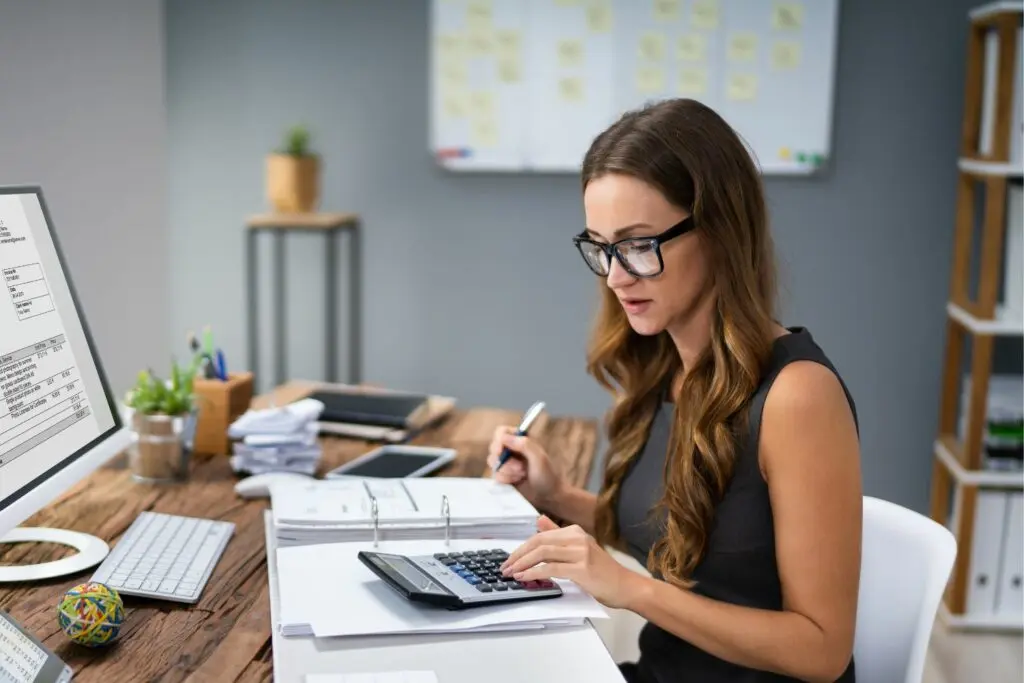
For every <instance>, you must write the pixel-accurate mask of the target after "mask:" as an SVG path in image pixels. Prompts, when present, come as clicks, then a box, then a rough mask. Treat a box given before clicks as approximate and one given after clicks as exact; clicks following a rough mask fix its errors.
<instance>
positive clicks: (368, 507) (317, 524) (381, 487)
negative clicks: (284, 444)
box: [270, 477, 540, 547]
mask: <svg viewBox="0 0 1024 683" xmlns="http://www.w3.org/2000/svg"><path fill="white" fill-rule="evenodd" d="M270 498H271V510H272V516H273V521H274V530H275V535H276V536H277V541H278V545H279V546H280V547H290V546H296V545H309V544H321V543H344V542H355V541H372V542H373V543H374V544H375V545H379V544H380V543H381V542H382V541H384V540H426V539H433V540H438V541H444V542H445V543H446V544H448V543H450V542H451V540H452V539H458V538H480V539H523V538H527V537H529V536H530V535H531V534H533V533H534V532H535V531H536V529H537V519H538V517H539V516H540V515H539V513H538V511H537V510H536V508H534V507H533V506H532V505H531V504H530V503H529V501H527V500H526V498H524V497H523V496H522V494H521V493H519V491H517V490H516V489H515V487H513V486H509V485H506V484H501V483H498V482H496V481H494V480H492V479H481V478H468V477H466V478H463V477H438V478H424V479H376V478H370V477H348V478H345V479H324V480H313V481H309V482H304V481H283V482H280V483H279V484H275V485H274V486H273V487H272V488H271V491H270Z"/></svg>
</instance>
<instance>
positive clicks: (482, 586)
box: [476, 583, 494, 593]
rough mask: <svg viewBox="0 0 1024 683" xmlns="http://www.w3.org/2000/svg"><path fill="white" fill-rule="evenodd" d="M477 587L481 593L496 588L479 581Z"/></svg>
mask: <svg viewBox="0 0 1024 683" xmlns="http://www.w3.org/2000/svg"><path fill="white" fill-rule="evenodd" d="M476 589H477V590H478V591H480V592H481V593H490V592H491V591H492V590H494V588H493V587H492V586H491V584H489V583H478V584H477V585H476Z"/></svg>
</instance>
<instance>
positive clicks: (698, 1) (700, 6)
mask: <svg viewBox="0 0 1024 683" xmlns="http://www.w3.org/2000/svg"><path fill="white" fill-rule="evenodd" d="M690 21H691V22H692V23H693V25H694V26H695V27H696V28H699V29H703V30H708V29H713V28H718V0H693V6H692V7H691V8H690Z"/></svg>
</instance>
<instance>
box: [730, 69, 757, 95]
mask: <svg viewBox="0 0 1024 683" xmlns="http://www.w3.org/2000/svg"><path fill="white" fill-rule="evenodd" d="M725 93H726V97H728V98H729V99H730V100H733V101H735V102H749V101H751V100H754V99H757V76H755V75H754V74H730V75H729V81H728V83H727V84H726V88H725Z"/></svg>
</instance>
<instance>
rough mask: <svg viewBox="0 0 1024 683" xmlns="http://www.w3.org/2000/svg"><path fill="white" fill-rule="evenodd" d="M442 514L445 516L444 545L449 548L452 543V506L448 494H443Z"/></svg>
mask: <svg viewBox="0 0 1024 683" xmlns="http://www.w3.org/2000/svg"><path fill="white" fill-rule="evenodd" d="M441 516H442V517H444V545H445V547H446V548H447V547H448V546H449V545H451V537H452V508H451V506H450V505H449V504H448V496H446V495H444V494H441Z"/></svg>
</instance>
